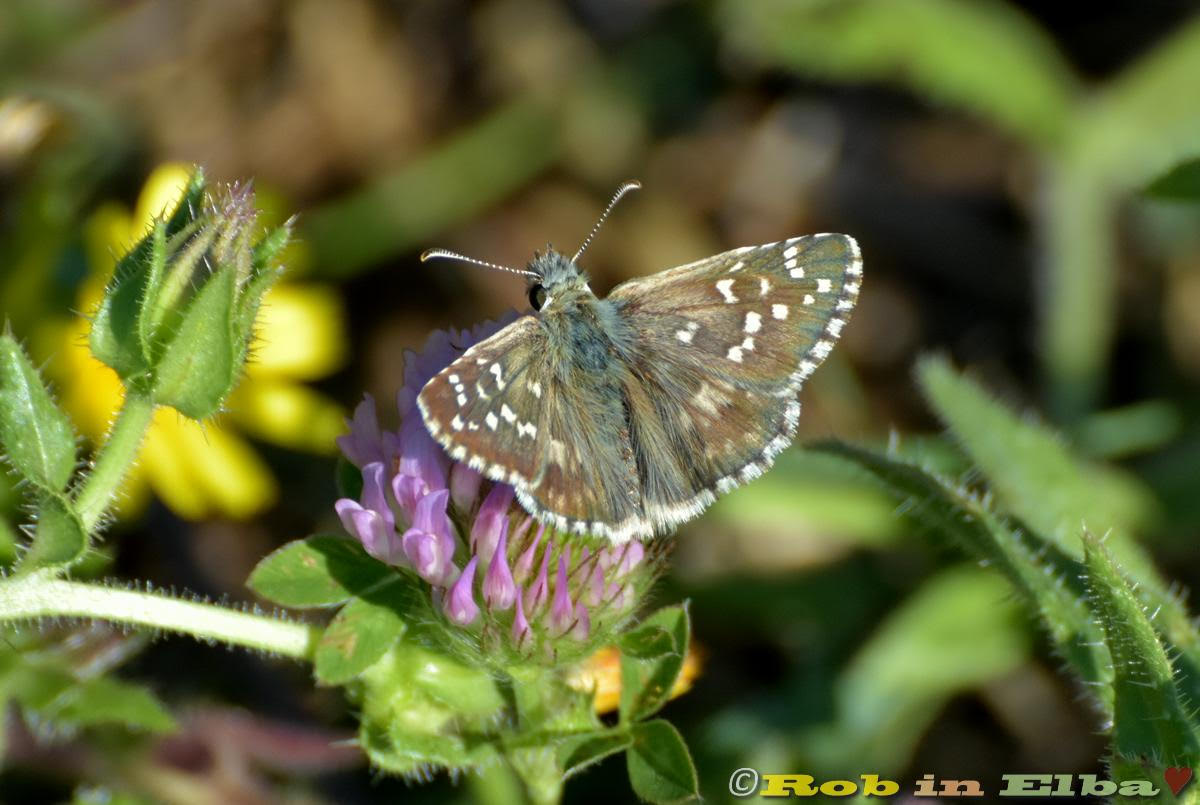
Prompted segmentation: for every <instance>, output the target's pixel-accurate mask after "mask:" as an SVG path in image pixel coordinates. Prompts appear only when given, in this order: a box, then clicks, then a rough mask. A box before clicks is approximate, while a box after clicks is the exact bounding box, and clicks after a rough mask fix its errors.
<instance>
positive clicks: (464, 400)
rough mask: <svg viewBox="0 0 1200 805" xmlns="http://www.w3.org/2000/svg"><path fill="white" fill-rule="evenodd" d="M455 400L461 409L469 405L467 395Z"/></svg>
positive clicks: (461, 395)
mask: <svg viewBox="0 0 1200 805" xmlns="http://www.w3.org/2000/svg"><path fill="white" fill-rule="evenodd" d="M454 399H455V400H457V401H458V407H459V408H462V407H463V406H464V405H466V404H467V395H465V394H459V395H458V396H457V397H455V398H454Z"/></svg>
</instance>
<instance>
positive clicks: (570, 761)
mask: <svg viewBox="0 0 1200 805" xmlns="http://www.w3.org/2000/svg"><path fill="white" fill-rule="evenodd" d="M632 741H633V738H632V737H631V736H630V734H629V733H628V732H627V731H625V730H596V731H595V732H587V733H584V734H582V735H572V736H571V737H570V738H567V739H566V740H564V741H563V742H562V743H560V744H559V745H558V749H557V750H556V751H557V755H558V767H559V768H560V769H562V770H563V774H564V775H565V776H567V777H571V776H572V775H575V774H578V773H579V772H581V771H583V770H584V769H587V768H589V767H591V766H594V765H595V764H597V763H599V762H600V761H601V760H604V758H606V757H609V756H610V755H615V754H616V753H617V752H620V751H622V750H624V749H626V748H628V746H629V745H630V743H632Z"/></svg>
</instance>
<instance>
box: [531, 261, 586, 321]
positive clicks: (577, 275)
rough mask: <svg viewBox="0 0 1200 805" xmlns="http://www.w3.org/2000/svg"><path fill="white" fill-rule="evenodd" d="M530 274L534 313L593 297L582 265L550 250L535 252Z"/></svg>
mask: <svg viewBox="0 0 1200 805" xmlns="http://www.w3.org/2000/svg"><path fill="white" fill-rule="evenodd" d="M526 271H528V272H529V274H530V275H531V276H530V279H529V304H530V305H532V306H533V309H534V310H537V311H542V310H547V309H549V310H554V309H556V308H559V307H561V306H563V305H565V304H567V303H569V302H570V301H571V300H572V299H578V298H579V297H580V296H592V289H591V288H589V287H588V282H587V274H585V273H584V272H583V271H582V270H581V269H580V268H579V264H578V263H576V262H575V261H574V260H572V259H571V258H569V257H567V256H566V255H564V254H559V253H558V252H556V251H554V249H553V248H552V247H550V246H547V247H546V251H544V252H534V253H533V259H532V260H530V261H529V265H528V266H527V267H526Z"/></svg>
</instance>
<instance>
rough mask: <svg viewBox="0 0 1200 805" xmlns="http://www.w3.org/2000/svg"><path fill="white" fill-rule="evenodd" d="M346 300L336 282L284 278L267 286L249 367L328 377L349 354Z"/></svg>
mask: <svg viewBox="0 0 1200 805" xmlns="http://www.w3.org/2000/svg"><path fill="white" fill-rule="evenodd" d="M343 319H344V316H343V313H342V301H341V297H339V296H338V294H337V292H336V291H334V290H333V289H332V288H328V287H325V286H322V285H297V284H294V283H284V284H282V285H277V286H275V287H274V288H272V289H271V290H270V291H268V292H267V295H266V296H265V297H264V298H263V304H262V308H261V309H260V310H259V313H258V321H257V323H256V325H255V341H254V344H253V347H252V351H251V356H250V362H249V364H247V371H248V372H249V373H250V374H251V375H253V376H286V377H292V378H296V379H299V380H311V379H314V378H318V377H324V376H325V375H327V374H329V373H330V372H332V371H333V370H335V369H337V368H338V367H339V366H340V365H341V364H342V361H343V360H344V359H345V354H346V338H345V326H344V322H343Z"/></svg>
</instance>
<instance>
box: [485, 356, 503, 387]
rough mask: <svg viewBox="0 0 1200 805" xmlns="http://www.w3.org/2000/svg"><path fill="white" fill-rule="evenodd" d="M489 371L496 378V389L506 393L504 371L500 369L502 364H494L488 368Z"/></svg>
mask: <svg viewBox="0 0 1200 805" xmlns="http://www.w3.org/2000/svg"><path fill="white" fill-rule="evenodd" d="M488 371H489V372H491V373H492V374H494V375H495V376H496V388H498V389H500V390H501V391H504V370H503V369H502V368H500V364H498V363H493V364H492V365H491V366H489V367H488Z"/></svg>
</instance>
